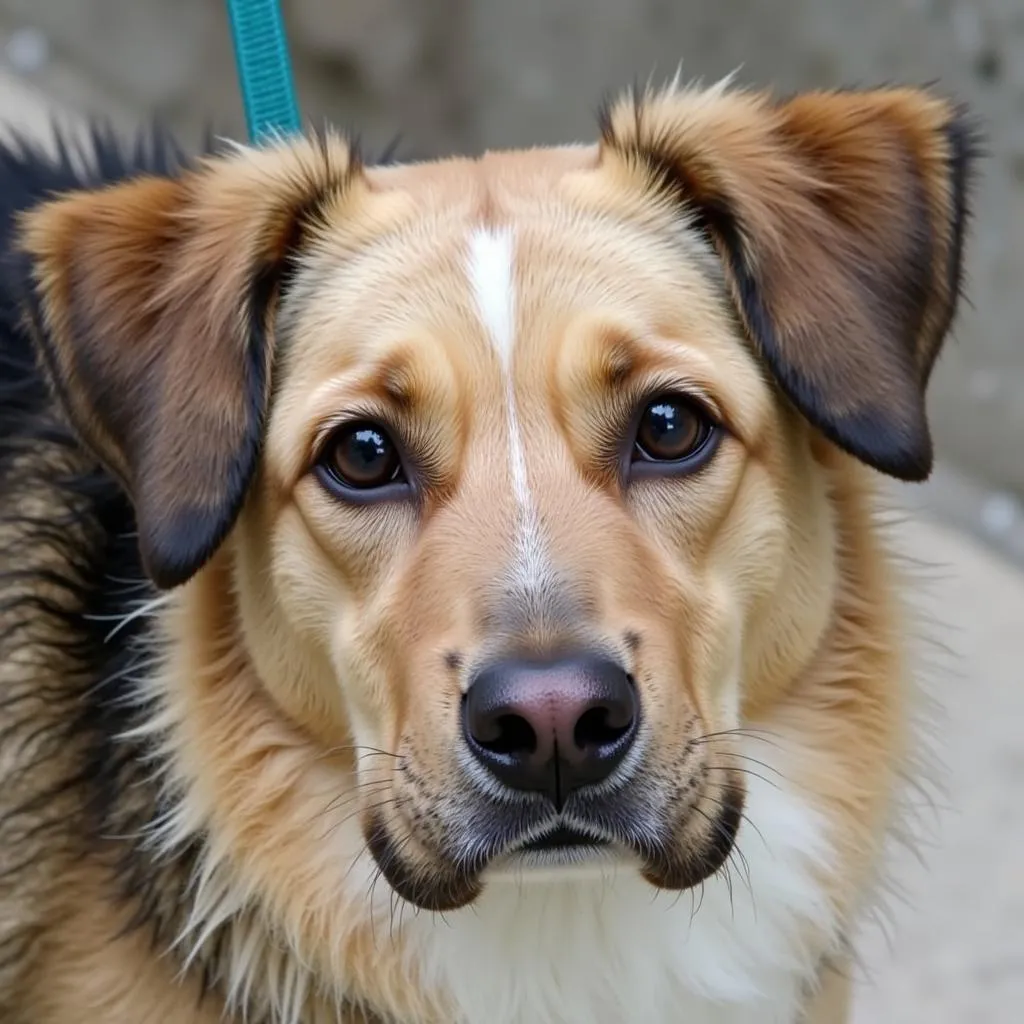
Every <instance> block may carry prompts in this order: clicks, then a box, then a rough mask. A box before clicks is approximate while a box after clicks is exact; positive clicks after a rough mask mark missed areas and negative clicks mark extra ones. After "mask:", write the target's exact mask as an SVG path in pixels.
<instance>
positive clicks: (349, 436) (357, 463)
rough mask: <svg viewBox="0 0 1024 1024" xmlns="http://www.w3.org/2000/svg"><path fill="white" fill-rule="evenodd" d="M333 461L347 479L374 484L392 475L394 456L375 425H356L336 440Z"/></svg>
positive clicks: (394, 462)
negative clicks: (336, 446) (335, 451)
mask: <svg viewBox="0 0 1024 1024" xmlns="http://www.w3.org/2000/svg"><path fill="white" fill-rule="evenodd" d="M335 461H336V466H337V470H338V472H339V474H340V475H341V476H342V478H343V479H344V480H346V481H347V482H348V483H351V484H355V485H356V486H360V487H375V486H379V485H380V484H384V483H387V482H388V481H389V480H390V479H391V478H392V477H393V476H394V474H395V469H396V467H397V461H398V460H397V458H396V455H395V450H394V447H393V446H392V444H391V442H390V440H388V437H387V435H386V434H383V433H382V432H381V431H380V430H378V429H377V428H376V427H356V428H355V429H354V430H350V431H348V432H347V433H346V434H344V435H343V436H342V437H341V439H340V440H339V442H338V448H337V453H336V455H335Z"/></svg>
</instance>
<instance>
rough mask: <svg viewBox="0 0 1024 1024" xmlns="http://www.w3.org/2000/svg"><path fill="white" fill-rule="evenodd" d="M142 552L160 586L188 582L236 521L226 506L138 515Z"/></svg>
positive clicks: (146, 567) (145, 565)
mask: <svg viewBox="0 0 1024 1024" xmlns="http://www.w3.org/2000/svg"><path fill="white" fill-rule="evenodd" d="M138 519H139V553H140V555H141V556H142V565H143V568H144V569H145V570H146V574H147V575H148V576H149V578H150V579H151V580H152V581H153V582H154V583H155V584H156V586H157V587H158V588H159V589H160V590H173V589H174V588H175V587H180V586H181V585H182V584H184V583H187V582H188V581H189V580H190V579H192V577H193V576H195V574H196V573H197V572H198V571H199V570H200V569H201V568H202V567H203V566H204V565H205V564H206V563H207V562H208V561H209V560H210V559H211V558H212V557H213V554H214V552H216V550H217V548H219V547H220V545H221V543H222V542H223V540H224V538H225V536H226V535H227V533H228V530H229V529H230V528H231V525H232V523H233V521H234V517H233V516H229V515H227V514H226V513H225V510H224V509H182V510H178V511H176V512H175V513H174V514H173V515H168V514H167V513H166V512H165V513H164V514H163V515H162V516H160V517H158V518H156V520H155V521H153V520H152V519H150V518H149V517H147V516H145V515H139V516H138Z"/></svg>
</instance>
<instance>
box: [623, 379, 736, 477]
mask: <svg viewBox="0 0 1024 1024" xmlns="http://www.w3.org/2000/svg"><path fill="white" fill-rule="evenodd" d="M715 434H716V426H715V424H714V422H713V421H712V420H711V418H710V417H709V416H708V415H707V413H705V412H704V410H703V409H702V408H701V407H700V406H699V405H698V404H697V403H696V402H694V401H691V400H689V399H687V398H683V397H681V396H673V395H669V396H666V397H662V398H658V399H655V400H654V401H653V402H649V403H648V404H647V406H646V407H645V408H644V410H643V412H642V413H641V416H640V419H639V421H638V423H637V428H636V437H635V439H634V441H633V452H632V457H631V462H632V463H633V465H637V464H641V465H642V464H645V463H646V464H648V465H651V464H661V465H663V466H665V467H666V468H668V467H677V468H679V469H687V468H696V466H697V465H698V464H702V463H703V457H704V456H705V455H710V449H711V442H712V441H713V439H714V437H715ZM652 468H653V466H652Z"/></svg>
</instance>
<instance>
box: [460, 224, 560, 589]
mask: <svg viewBox="0 0 1024 1024" xmlns="http://www.w3.org/2000/svg"><path fill="white" fill-rule="evenodd" d="M514 268H515V237H514V235H513V233H512V230H511V229H510V228H499V229H488V228H478V229H476V230H475V231H474V232H473V234H472V235H471V236H470V240H469V268H468V269H469V280H470V284H471V286H472V289H473V297H474V299H475V300H476V307H477V313H478V315H479V317H480V321H481V323H482V324H483V326H484V328H485V329H486V331H487V335H488V337H489V338H490V341H491V344H492V345H493V346H494V349H495V351H496V352H497V354H498V357H499V358H500V359H501V365H502V370H503V372H504V375H505V392H506V410H507V415H508V437H509V447H510V449H511V450H510V453H509V456H510V466H511V471H512V487H513V491H514V493H515V499H516V503H517V505H518V506H519V529H518V535H517V538H516V540H517V547H518V550H517V559H516V562H517V564H516V566H515V570H514V574H515V576H516V579H517V582H518V583H519V584H520V585H525V586H526V587H528V588H529V589H531V590H532V589H537V588H540V587H543V585H544V582H545V579H546V577H547V575H548V573H547V564H546V560H545V559H544V554H543V550H542V545H541V537H540V523H539V520H538V518H537V510H536V507H535V505H534V502H533V498H532V496H531V494H530V484H529V480H528V478H527V474H526V454H525V452H524V450H523V437H522V431H521V428H520V425H519V415H518V412H517V410H516V399H515V389H514V386H513V381H512V352H513V349H514V348H515V341H516V293H515V279H514Z"/></svg>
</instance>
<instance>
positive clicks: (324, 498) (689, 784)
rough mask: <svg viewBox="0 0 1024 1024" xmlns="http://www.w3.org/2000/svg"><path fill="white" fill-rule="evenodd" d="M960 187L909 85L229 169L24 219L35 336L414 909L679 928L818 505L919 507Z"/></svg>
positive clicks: (636, 105) (777, 695)
mask: <svg viewBox="0 0 1024 1024" xmlns="http://www.w3.org/2000/svg"><path fill="white" fill-rule="evenodd" d="M969 155H970V153H969V138H968V137H967V134H966V132H965V131H964V129H963V127H962V125H961V122H960V120H959V117H958V115H957V113H956V112H955V111H954V110H952V109H951V108H950V107H949V106H948V105H947V104H946V103H944V102H943V101H941V100H938V99H935V98H933V97H931V96H929V95H927V94H924V93H919V92H916V91H900V90H892V91H881V92H876V93H850V94H827V95H811V96H805V97H798V98H797V99H794V100H791V101H789V102H787V103H782V104H777V103H775V102H773V101H771V100H769V99H768V98H766V97H764V96H760V95H752V94H747V93H733V92H728V91H725V90H722V89H717V90H710V91H707V92H689V91H676V90H668V91H666V92H664V93H657V94H649V95H644V96H641V97H631V98H628V99H627V100H624V101H622V102H621V103H619V104H618V105H616V106H614V107H613V108H611V109H610V110H609V111H608V112H607V115H606V116H605V117H604V119H603V124H602V140H601V142H600V143H599V144H598V145H596V146H593V147H589V146H580V147H572V148H565V149H556V150H538V151H532V152H526V153H508V154H492V155H488V156H486V157H484V158H482V159H480V160H479V161H469V160H454V161H446V162H441V163H436V164H424V165H416V166H409V167H393V168H364V167H361V166H359V165H358V163H357V162H356V161H355V160H354V159H353V157H352V154H351V153H350V151H349V150H348V148H347V147H346V146H345V145H344V144H342V143H341V142H340V141H337V140H334V139H328V140H326V141H325V142H323V143H319V144H318V143H311V142H296V143H292V144H282V145H281V146H279V147H277V148H272V149H268V150H261V151H250V150H242V151H239V152H237V153H233V154H230V155H227V156H224V157H220V158H216V159H212V160H210V161H208V162H207V163H205V164H203V165H202V166H201V167H199V168H198V169H196V170H193V171H189V172H186V173H185V174H183V175H182V176H181V178H179V179H176V180H173V181H166V180H140V181H136V182H131V183H128V184H125V185H122V186H119V187H117V188H114V189H111V190H108V191H106V192H103V193H96V194H91V193H90V194H81V195H73V196H70V197H65V198H61V199H57V200H55V201H54V202H52V203H49V204H46V205H44V206H43V207H42V208H40V209H39V210H38V211H36V212H34V213H32V214H30V215H29V217H28V218H27V221H26V225H25V231H24V238H25V247H26V249H27V250H28V252H29V253H30V254H31V256H32V258H33V260H34V261H35V262H34V265H35V267H36V279H37V283H38V289H37V296H38V301H37V303H36V306H35V318H36V325H37V334H38V337H39V339H40V347H41V351H42V354H43V358H44V360H45V362H46V365H47V367H48V368H49V371H50V375H51V378H52V379H53V382H54V386H55V391H56V393H57V394H58V396H59V397H60V398H61V400H62V401H63V403H64V406H65V408H66V410H67V412H68V415H69V416H70V418H71V419H72V421H73V422H74V423H75V425H76V426H77V427H78V429H79V431H80V433H81V435H82V437H83V439H84V440H85V441H86V443H87V444H89V445H90V446H91V447H92V449H93V450H94V451H95V452H96V453H97V454H98V455H99V456H100V458H102V459H103V460H104V462H105V463H106V465H107V466H108V467H109V468H110V469H111V471H112V472H114V473H116V474H117V475H118V476H119V478H120V479H121V480H122V481H123V482H124V485H125V487H126V488H127V489H128V491H129V493H130V494H131V496H132V498H133V501H134V504H135V507H136V510H137V515H138V520H139V531H140V544H141V546H142V551H143V555H144V558H145V560H146V564H147V567H148V569H149V571H150V574H151V575H152V577H153V579H154V580H155V581H156V582H157V583H158V584H159V585H161V586H166V587H171V586H177V585H179V584H182V583H185V582H186V581H188V580H190V579H191V578H192V577H193V576H196V574H198V576H199V577H202V576H203V575H204V573H205V574H209V573H212V572H214V571H215V569H216V571H217V572H218V573H219V574H220V576H221V577H222V578H223V579H224V580H226V581H227V582H226V583H225V584H224V587H223V601H224V603H225V604H226V605H230V606H231V607H232V608H233V609H235V611H234V612H233V613H232V614H233V621H234V624H235V626H236V627H237V631H238V634H239V636H240V637H241V638H242V642H243V646H244V652H245V658H246V660H247V661H248V662H249V663H250V664H251V666H252V667H253V668H254V669H255V677H256V678H258V681H259V685H258V687H257V688H258V689H259V690H260V693H259V695H258V696H259V699H261V700H262V699H264V698H265V697H266V696H267V695H269V697H270V699H271V700H272V702H273V706H274V707H275V708H276V709H277V713H278V714H279V715H280V716H281V718H282V719H283V720H284V721H286V722H287V723H288V727H289V728H293V729H294V730H295V735H296V736H298V737H300V739H299V740H296V742H297V743H300V744H301V745H304V746H305V747H308V749H309V751H310V752H311V757H313V756H320V755H321V754H323V755H324V756H326V755H327V754H328V753H329V754H330V756H331V757H332V758H333V759H334V763H337V764H338V765H339V769H338V774H337V787H338V792H339V795H341V796H344V797H345V799H346V800H348V801H349V806H348V810H349V811H350V812H353V813H358V816H359V820H360V821H361V823H362V829H363V835H364V837H365V840H366V843H367V845H368V848H369V850H370V851H371V853H372V855H373V856H374V858H375V859H376V862H377V864H378V866H379V868H380V869H381V871H382V872H383V874H384V876H385V877H386V879H387V881H388V882H389V883H390V885H391V887H392V888H393V889H394V890H395V891H396V892H397V893H398V894H399V895H400V896H402V897H404V898H405V899H406V900H408V901H409V902H411V903H413V904H416V905H418V906H420V907H425V908H429V909H439V910H445V909H451V908H455V907H460V906H463V905H465V904H467V903H471V902H473V901H474V900H476V899H477V898H478V897H479V895H480V893H481V891H482V890H483V889H485V888H486V887H487V886H490V885H499V884H501V880H502V878H503V876H505V875H508V874H512V875H514V876H515V877H517V878H526V879H529V878H530V877H533V876H535V875H536V876H538V877H539V876H540V875H542V874H545V872H544V871H543V870H541V869H545V868H550V869H555V870H556V871H557V870H564V871H575V872H580V871H584V870H586V868H587V866H588V865H596V866H598V867H600V866H601V865H605V864H608V863H616V864H621V865H629V866H630V868H631V869H635V871H637V872H639V873H640V874H641V875H642V876H643V877H644V878H646V879H647V881H649V882H650V883H651V884H652V885H653V886H655V887H659V888H664V889H685V888H689V887H692V886H694V885H695V884H697V883H698V882H700V881H702V880H704V879H705V878H707V877H708V876H709V875H710V874H712V873H714V872H716V871H718V869H719V868H720V867H721V866H722V864H723V862H724V861H725V860H726V858H727V857H728V856H729V854H730V852H731V849H732V845H733V842H734V839H735V835H736V831H737V829H738V827H739V825H740V822H741V820H742V816H743V809H744V795H745V790H746V785H745V779H746V778H747V775H746V768H747V767H748V766H747V765H745V762H744V760H743V758H742V756H741V755H740V753H739V752H738V751H737V749H736V748H735V746H734V743H733V741H734V739H735V737H736V736H737V735H739V734H740V732H741V730H742V727H743V725H744V723H746V722H748V721H749V720H751V718H752V717H756V712H757V710H758V709H763V708H765V707H771V706H772V705H773V704H775V703H777V702H778V701H780V700H781V699H782V696H783V695H784V694H785V693H786V692H787V690H788V689H789V688H790V687H791V686H792V685H793V681H794V679H795V678H797V677H798V676H799V674H800V672H801V671H802V670H803V669H804V667H805V666H806V665H807V663H808V661H809V660H810V659H811V658H812V656H813V654H814V652H815V650H816V649H817V648H818V646H819V644H820V643H821V641H822V637H823V635H824V633H825V631H826V629H827V627H828V625H829V620H830V615H831V609H832V605H833V599H834V593H835V589H836V587H837V579H836V569H835V564H836V559H835V551H836V545H837V541H836V534H835V529H834V523H833V516H832V511H831V505H830V501H831V496H830V480H831V479H832V477H831V476H830V474H831V473H832V471H833V469H834V467H835V466H836V465H837V464H843V465H846V464H848V463H850V462H851V461H852V459H857V460H860V461H861V462H863V463H866V464H867V465H869V466H871V467H873V468H875V469H877V470H880V471H882V472H886V473H889V474H891V475H894V476H898V477H902V478H906V479H920V478H922V477H923V476H925V475H927V472H928V470H929V468H930V462H931V450H930V441H929V437H928V430H927V423H926V419H925V414H924V388H925V385H926V383H927V379H928V375H929V372H930V369H931V366H932V363H933V361H934V359H935V357H936V355H937V352H938V349H939V346H940V343H941V341H942V338H943V336H944V334H945V332H946V329H947V327H948V324H949V321H950V318H951V316H952V313H953V308H954V304H955V299H956V294H957V290H958V279H959V273H960V259H961V257H960V249H961V235H962V228H963V218H964V191H965V168H966V164H967V160H968V158H969ZM211 560H212V562H213V563H215V565H214V564H209V563H211ZM189 586H193V584H192V583H190V584H189ZM187 589H188V588H186V590H187ZM254 699H255V698H254ZM274 813H275V812H273V811H272V810H271V809H270V807H269V805H268V808H267V814H268V816H269V817H270V818H271V819H272V818H273V814H274ZM271 831H273V828H272V825H271ZM309 841H310V842H311V843H312V842H314V840H313V839H312V838H311V839H310V840H309Z"/></svg>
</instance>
